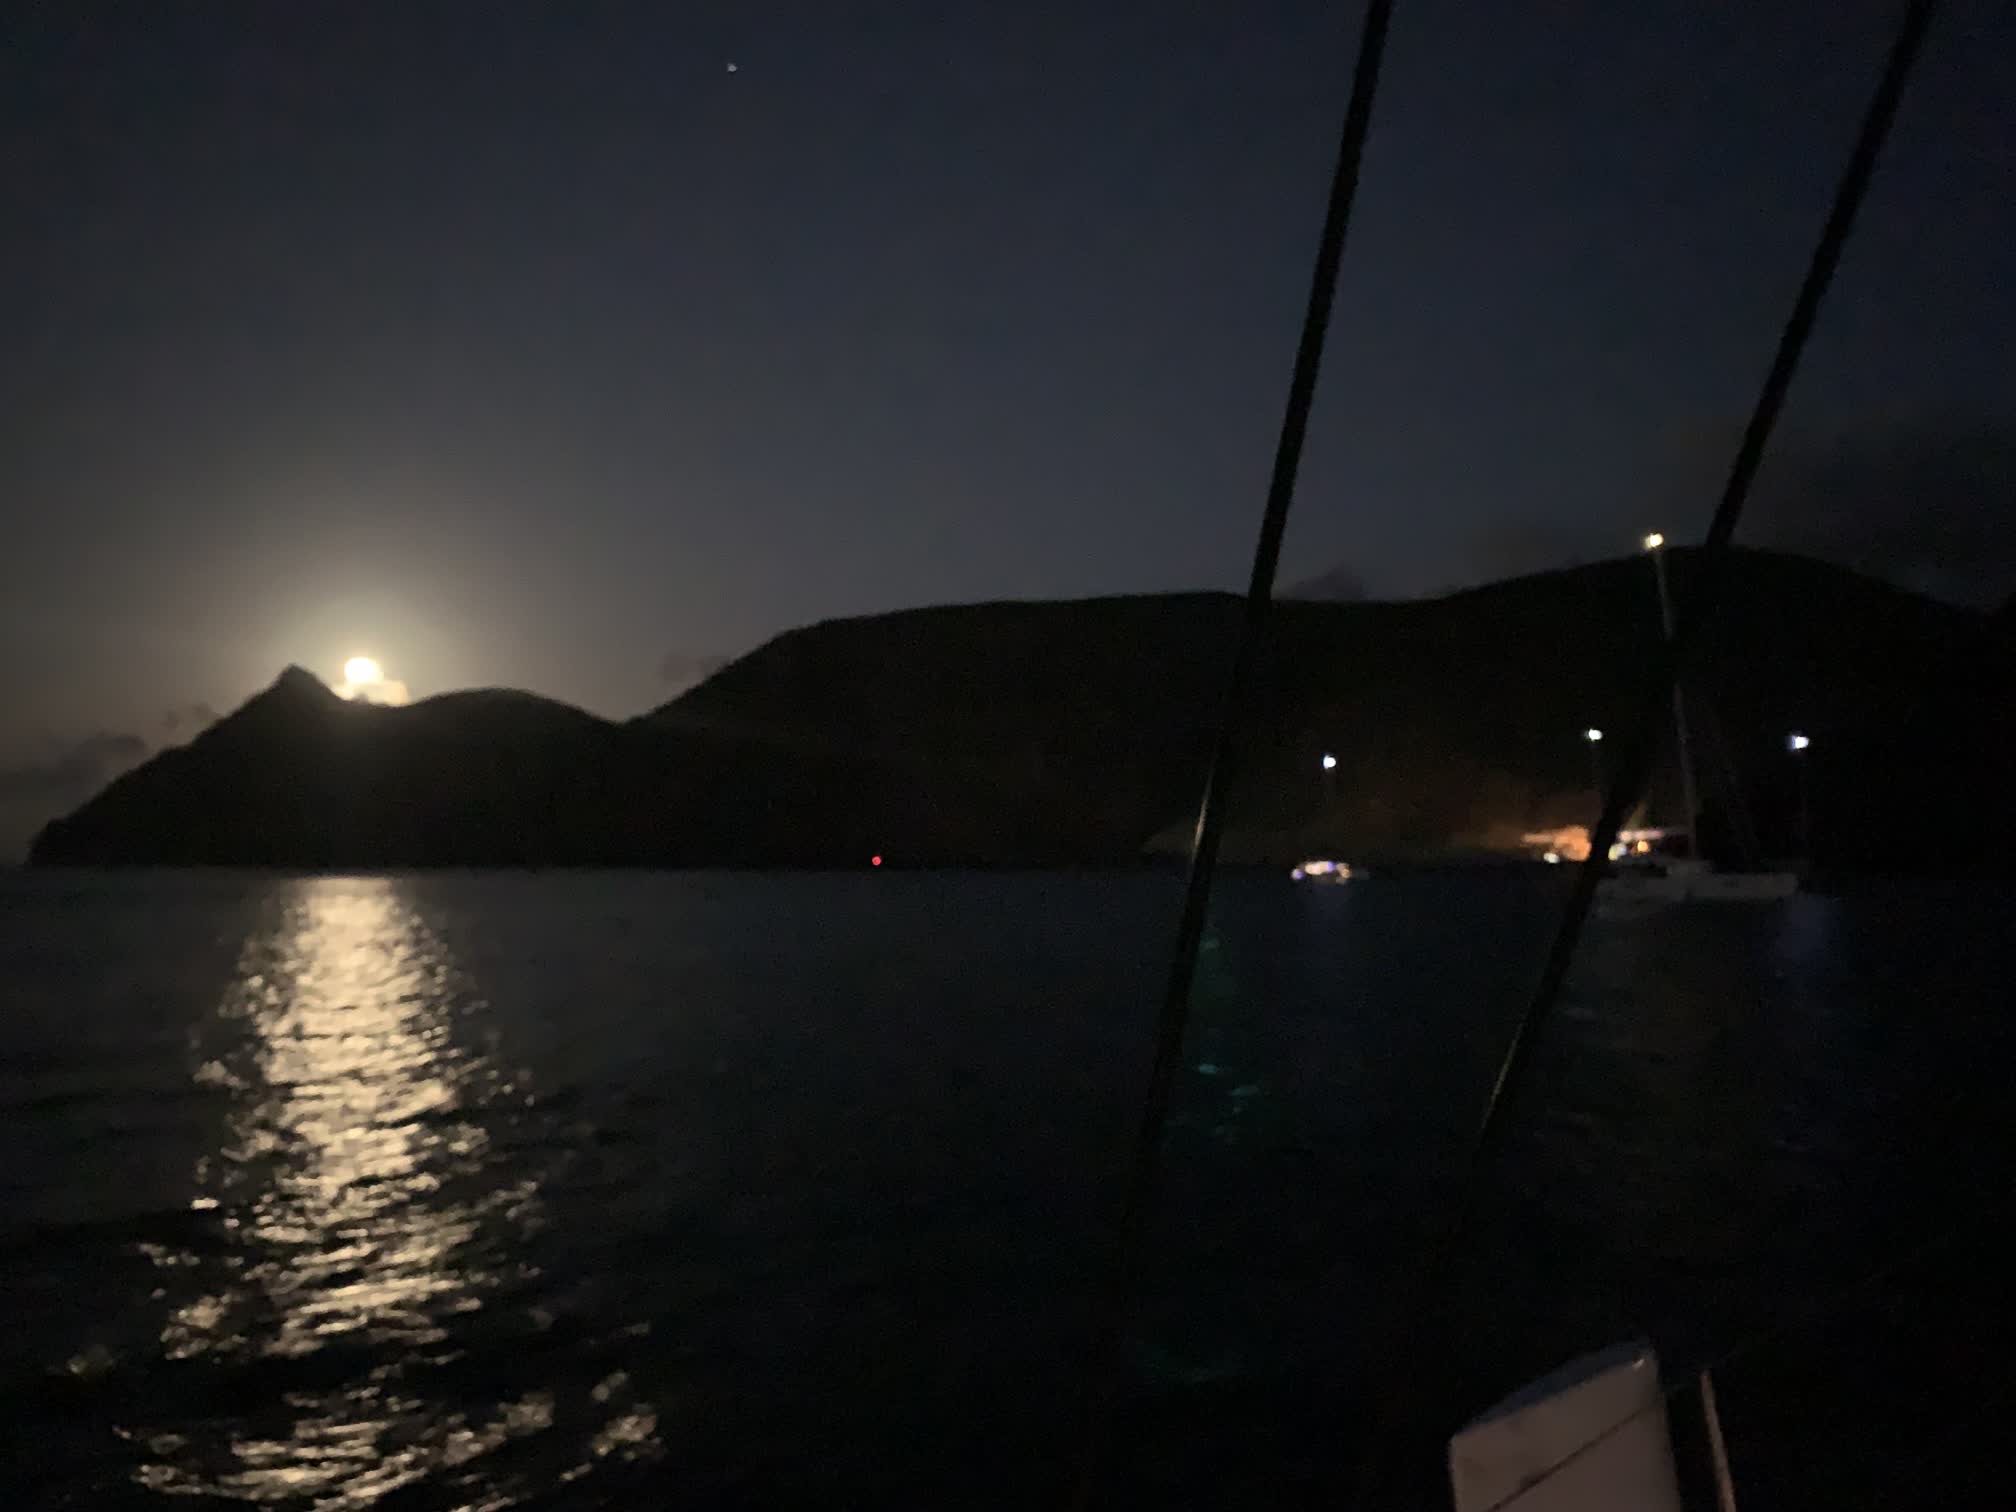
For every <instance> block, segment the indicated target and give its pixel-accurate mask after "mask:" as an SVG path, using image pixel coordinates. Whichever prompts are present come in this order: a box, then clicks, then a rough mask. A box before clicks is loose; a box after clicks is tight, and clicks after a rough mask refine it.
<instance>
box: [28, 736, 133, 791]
mask: <svg viewBox="0 0 2016 1512" xmlns="http://www.w3.org/2000/svg"><path fill="white" fill-rule="evenodd" d="M146 754H147V742H146V741H144V740H142V739H141V738H140V737H139V736H138V735H116V734H110V733H101V734H97V735H87V736H85V737H84V738H83V739H82V740H79V741H75V742H73V743H72V744H70V745H67V746H63V747H61V748H59V749H58V750H56V751H54V752H52V753H50V754H49V755H48V756H46V757H44V758H43V759H41V760H37V761H25V762H19V763H16V764H14V765H12V766H0V803H21V802H24V801H26V802H32V801H37V800H44V799H46V800H49V801H52V802H61V801H63V800H64V799H65V798H73V799H74V798H82V797H88V796H89V795H90V794H91V793H93V792H95V791H97V789H98V788H100V787H102V786H103V785H104V784H105V783H107V782H109V781H110V780H111V779H112V778H114V777H116V776H118V774H119V773H121V772H123V771H125V770H126V768H128V767H130V766H132V765H134V764H135V763H136V762H138V761H139V760H140V759H141V758H142V757H143V756H145V755H146Z"/></svg>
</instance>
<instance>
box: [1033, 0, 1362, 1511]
mask: <svg viewBox="0 0 2016 1512" xmlns="http://www.w3.org/2000/svg"><path fill="white" fill-rule="evenodd" d="M1392 13H1393V0H1368V3H1367V5H1366V7H1365V19H1364V22H1363V25H1362V27H1361V30H1360V32H1359V38H1358V55H1357V61H1356V63H1355V64H1354V66H1353V69H1352V76H1351V97H1350V102H1349V104H1348V105H1347V106H1346V107H1345V112H1344V125H1343V129H1342V132H1341V135H1340V138H1339V141H1338V147H1337V164H1336V169H1335V171H1334V173H1333V175H1332V178H1331V182H1330V199H1329V207H1328V209H1327V211H1326V212H1325V214H1324V220H1323V233H1322V237H1321V239H1320V240H1319V242H1318V243H1317V249H1316V266H1315V270H1314V272H1313V274H1312V276H1311V279H1310V286H1309V302H1308V307H1307V310H1306V311H1305V313H1304V315H1303V319H1302V335H1301V340H1300V343H1299V345H1298V347H1297V349H1296V353H1295V370H1294V375H1293V377H1292V378H1291V379H1290V380H1289V384H1288V398H1287V404H1286V407H1285V409H1284V412H1283V414H1282V417H1281V432H1280V438H1279V440H1278V441H1277V443H1276V446H1275V451H1274V466H1273V472H1272V475H1271V476H1270V478H1269V479H1268V484H1267V502H1266V506H1265V508H1264V509H1263V511H1262V513H1261V517H1260V535H1259V540H1258V541H1257V542H1256V543H1255V546H1254V550H1253V571H1252V576H1251V578H1250V580H1249V581H1248V584H1247V588H1246V599H1245V613H1244V616H1243V618H1242V621H1241V626H1240V632H1239V639H1238V643H1237V649H1236V651H1235V652H1234V656H1233V662H1232V671H1231V675H1230V678H1229V680H1228V682H1227V684H1226V688H1225V693H1224V705H1223V710H1222V713H1221V716H1220V719H1219V723H1218V734H1217V739H1216V741H1215V744H1214V746H1213V749H1212V753H1211V767H1210V772H1209V775H1208V776H1207V778H1206V779H1205V784H1204V796H1203V799H1202V801H1201V803H1200V804H1199V806H1198V811H1197V827H1196V830H1195V832H1194V834H1193V835H1192V838H1191V843H1190V867H1189V874H1188V877H1187V879H1186V881H1185V884H1184V889H1183V909H1182V913H1181V915H1180V917H1179V919H1178V922H1177V929H1176V944H1175V949H1174V951H1173V952H1172V954H1171V957H1170V963H1169V978H1168V984H1167V988H1166V990H1165V992H1164V994H1163V999H1162V1009H1161V1014H1160V1017H1159V1019H1158V1021H1157V1028H1156V1036H1155V1056H1154V1060H1153V1062H1152V1064H1151V1066H1150V1069H1149V1074H1148V1086H1147V1091H1146V1095H1145V1097H1144V1098H1143V1103H1142V1110H1141V1121H1140V1125H1139V1128H1138V1130H1137V1132H1136V1135H1135V1139H1134V1143H1133V1150H1132V1157H1131V1160H1130V1163H1129V1168H1128V1172H1127V1176H1126V1185H1125V1187H1124V1188H1123V1191H1122V1197H1121V1206H1120V1214H1119V1221H1118V1223H1117V1225H1116V1228H1115V1234H1114V1244H1113V1264H1112V1273H1111V1277H1110V1280H1109V1290H1108V1292H1107V1295H1106V1298H1105V1308H1104V1313H1103V1317H1102V1319H1101V1325H1102V1326H1101V1330H1100V1332H1099V1334H1098V1335H1097V1336H1096V1338H1095V1341H1094V1344H1093V1359H1092V1386H1091V1397H1090V1401H1089V1404H1088V1413H1087V1421H1086V1428H1085V1439H1084V1445H1083V1451H1082V1458H1081V1461H1080V1464H1079V1467H1078V1478H1077V1484H1076V1490H1075V1492H1074V1494H1073V1497H1072V1505H1073V1506H1075V1507H1079V1508H1086V1507H1089V1506H1091V1505H1092V1499H1093V1488H1094V1486H1095V1484H1096V1482H1097V1479H1098V1475H1099V1471H1100V1468H1101V1457H1102V1455H1103V1454H1104V1451H1105V1447H1106V1442H1107V1440H1108V1438H1109V1437H1110V1434H1111V1430H1112V1423H1113V1417H1114V1413H1115V1410H1116V1408H1117V1405H1118V1401H1119V1396H1120V1388H1121V1377H1122V1374H1123V1367H1124V1352H1125V1345H1126V1339H1127V1334H1128V1330H1129V1328H1130V1326H1131V1325H1132V1322H1133V1311H1134V1306H1135V1304H1136V1301H1137V1299H1138V1297H1139V1295H1140V1291H1141V1283H1142V1271H1143V1266H1144V1261H1145V1249H1146V1236H1147V1227H1148V1217H1149V1213H1150V1210H1151V1208H1152V1207H1153V1204H1154V1197H1155V1188H1156V1184H1157V1178H1158V1175H1159V1171H1160V1165H1161V1150H1162V1139H1163V1134H1164V1132H1165V1130H1166V1127H1167V1124H1168V1120H1169V1101H1170V1096H1171V1093H1172V1090H1173V1088H1174V1085H1175V1080H1176V1068H1177V1065H1178V1063H1179V1062H1180V1061H1181V1059H1182V1054H1183V1038H1184V1031H1185V1029H1186V1028H1187V1027H1188V1024H1189V1017H1190V990H1191V985H1192V983H1193V981H1194V980H1195V978H1196V975H1197V953H1198V950H1199V948H1200V946H1201V945H1202V943H1203V938H1204V922H1205V916H1206V911H1207V909H1208V907H1209V904H1210V901H1211V881H1212V877H1213V874H1214V873H1215V871H1216V869H1217V864H1218V847H1219V841H1220V839H1221V837H1222V836H1223V834H1224V830H1225V810H1226V807H1227V805H1228V803H1229V801H1230V799H1231V794H1232V782H1233V778H1234V775H1235V773H1236V771H1237V768H1238V762H1239V756H1240V744H1241V738H1242V736H1243V735H1244V733H1245V725H1246V719H1247V709H1248V705H1249V704H1250V702H1251V700H1252V688H1253V681H1254V672H1255V669H1256V667H1257V665H1258V663H1259V659H1260V649H1261V641H1262V636H1263V634H1264V632H1265V630H1266V626H1267V618H1268V611H1269V609H1270V608H1271V607H1272V603H1273V596H1274V576H1275V570H1276V568H1277V567H1278V565H1279V563H1280V558H1281V539H1282V536H1283V534H1284V533H1285V531H1286V529H1287V525H1288V509H1289V506H1290V505H1291V504H1292V503H1293V502H1294V498H1295V479H1296V474H1297V472H1298V470H1299V469H1300V466H1301V461H1302V443H1303V440H1304V438H1305V436H1306V435H1307V433H1308V429H1309V411H1310V407H1311V405H1312V403H1313V402H1314V399H1315V394H1316V379H1317V375H1318V373H1319V371H1320V370H1321V368H1322V364H1323V344H1324V338H1325V336H1326V335H1327V334H1328V331H1329V326H1330V309H1331V305H1332V303H1333V302H1334V300H1335V298H1336V292H1337V270H1338V267H1339V265H1340V264H1341V263H1342V261H1343V257H1344V243H1345V238H1346V234H1347V232H1348V231H1349V229H1350V224H1351V207H1352V204H1353V202H1354V200H1355V199H1356V198H1357V190H1358V169H1359V163H1360V161H1361V160H1362V159H1363V157H1364V151H1365V140H1366V137H1367V135H1368V134H1369V132H1370V130H1371V125H1372V100H1373V96H1374V95H1375V93H1376V92H1377V90H1378V85H1379V65H1380V61H1381V59H1382V58H1383V57H1384V55H1385V49H1386V32H1387V29H1388V26H1389V25H1390V23H1391V21H1392Z"/></svg>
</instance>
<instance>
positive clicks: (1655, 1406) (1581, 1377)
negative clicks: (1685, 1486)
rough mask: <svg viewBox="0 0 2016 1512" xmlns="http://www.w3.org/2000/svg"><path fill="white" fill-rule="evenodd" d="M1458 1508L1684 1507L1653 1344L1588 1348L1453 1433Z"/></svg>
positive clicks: (1622, 1510) (1598, 1511) (1493, 1511)
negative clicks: (1595, 1351) (1591, 1350)
mask: <svg viewBox="0 0 2016 1512" xmlns="http://www.w3.org/2000/svg"><path fill="white" fill-rule="evenodd" d="M1449 1489H1450V1492H1451V1494H1452V1499H1453V1500H1454V1502H1455V1507H1456V1512H1501V1509H1506V1508H1511V1509H1515V1512H1682V1507H1683V1503H1682V1501H1681V1499H1680V1478H1679V1476H1678V1474H1677V1473H1676V1472H1675V1469H1674V1465H1673V1441H1672V1436H1671V1433H1670V1431H1669V1429H1668V1427H1667V1421H1666V1397H1665V1393H1664V1392H1663V1391H1662V1390H1661V1389H1660V1384H1659V1360H1658V1356H1656V1355H1655V1354H1654V1353H1653V1352H1652V1349H1651V1346H1650V1345H1645V1344H1638V1345H1625V1346H1622V1347H1619V1348H1615V1349H1607V1350H1604V1351H1602V1352H1601V1353H1599V1354H1594V1355H1587V1356H1584V1357H1583V1358H1582V1359H1579V1360H1576V1361H1573V1362H1572V1363H1570V1364H1567V1365H1564V1366H1562V1367H1561V1369H1559V1370H1557V1371H1555V1372H1553V1373H1552V1374H1551V1375H1547V1376H1543V1377H1542V1378H1541V1379H1540V1380H1538V1381H1535V1382H1534V1383H1533V1384H1532V1385H1530V1386H1528V1387H1527V1388H1526V1389H1525V1390H1523V1391H1520V1392H1518V1393H1517V1394H1515V1395H1513V1396H1511V1397H1508V1398H1506V1399H1505V1400H1504V1401H1503V1402H1500V1403H1499V1404H1498V1405H1497V1406H1496V1407H1493V1408H1492V1409H1491V1410H1490V1411H1489V1412H1487V1413H1485V1414H1484V1415H1483V1416H1482V1417H1480V1418H1478V1419H1477V1420H1476V1421H1475V1422H1474V1423H1472V1424H1470V1426H1469V1427H1467V1428H1465V1429H1464V1430H1463V1431H1462V1432H1461V1433H1459V1434H1457V1435H1456V1436H1455V1437H1454V1438H1453V1439H1451V1440H1450V1441H1449Z"/></svg>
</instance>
